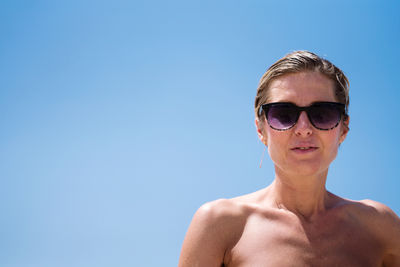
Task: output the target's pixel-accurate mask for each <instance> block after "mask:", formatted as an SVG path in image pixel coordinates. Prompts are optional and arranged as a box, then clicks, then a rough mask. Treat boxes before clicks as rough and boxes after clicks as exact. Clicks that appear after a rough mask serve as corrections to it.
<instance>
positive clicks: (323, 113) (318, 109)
mask: <svg viewBox="0 0 400 267" xmlns="http://www.w3.org/2000/svg"><path fill="white" fill-rule="evenodd" d="M261 109H262V110H263V111H264V114H265V117H266V118H267V121H268V124H269V126H270V127H271V128H272V129H274V130H278V131H285V130H289V129H290V128H292V127H293V126H294V125H295V124H296V123H297V121H298V119H299V117H300V113H301V112H302V111H305V112H306V113H307V117H308V119H309V121H310V122H311V124H312V125H313V126H314V127H315V128H317V129H318V130H323V131H328V130H332V129H333V128H335V127H336V126H338V125H339V122H340V120H341V119H342V115H343V117H344V118H345V119H346V118H347V115H346V112H345V105H344V104H342V103H336V102H315V103H313V104H312V105H310V106H308V107H299V106H296V105H295V104H293V103H287V102H276V103H269V104H264V105H262V106H261V108H260V115H261Z"/></svg>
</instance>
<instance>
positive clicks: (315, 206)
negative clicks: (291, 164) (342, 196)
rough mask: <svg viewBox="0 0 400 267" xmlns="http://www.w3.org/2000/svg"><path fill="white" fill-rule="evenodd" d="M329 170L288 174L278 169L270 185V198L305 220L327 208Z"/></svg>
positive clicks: (277, 204) (280, 206)
mask: <svg viewBox="0 0 400 267" xmlns="http://www.w3.org/2000/svg"><path fill="white" fill-rule="evenodd" d="M327 174H328V170H326V171H325V172H324V173H321V174H318V175H314V176H299V175H292V176H291V175H287V174H285V173H283V172H280V171H276V176H275V180H274V182H273V183H272V184H271V186H270V190H269V191H270V193H271V194H269V195H270V200H271V201H273V203H274V204H275V205H276V206H277V207H278V208H281V209H286V210H289V211H291V212H293V213H295V214H296V215H298V216H300V217H302V218H304V219H305V220H312V219H313V217H315V216H316V215H318V213H321V212H323V211H325V210H326V208H327V205H328V192H327V191H326V188H325V182H326V178H327Z"/></svg>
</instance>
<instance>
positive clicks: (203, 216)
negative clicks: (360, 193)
mask: <svg viewBox="0 0 400 267" xmlns="http://www.w3.org/2000/svg"><path fill="white" fill-rule="evenodd" d="M246 210H247V209H246V208H245V207H244V206H243V205H242V204H241V203H240V202H238V201H237V200H234V199H219V200H215V201H212V202H208V203H205V204H203V205H202V206H201V207H200V208H199V209H198V210H197V211H196V213H195V215H194V216H193V219H192V222H191V224H190V226H189V229H188V231H187V233H186V236H185V240H184V242H183V246H182V252H181V256H180V259H179V266H180V267H182V266H221V265H222V264H223V262H224V256H225V252H226V251H227V249H228V248H229V246H230V245H231V243H232V242H234V241H233V240H235V238H238V237H239V236H240V233H241V229H242V228H243V227H244V224H245V222H246V214H247V213H248V211H246Z"/></svg>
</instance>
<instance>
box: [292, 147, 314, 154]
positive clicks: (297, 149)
mask: <svg viewBox="0 0 400 267" xmlns="http://www.w3.org/2000/svg"><path fill="white" fill-rule="evenodd" d="M317 149H318V147H316V146H296V147H293V148H291V150H292V151H294V152H298V153H307V152H313V151H315V150H317Z"/></svg>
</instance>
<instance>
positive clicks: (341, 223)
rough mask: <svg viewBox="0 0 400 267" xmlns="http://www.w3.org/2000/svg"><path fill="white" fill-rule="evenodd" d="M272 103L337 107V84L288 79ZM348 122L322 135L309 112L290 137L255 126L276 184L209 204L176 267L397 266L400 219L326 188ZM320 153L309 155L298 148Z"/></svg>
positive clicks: (308, 76)
mask: <svg viewBox="0 0 400 267" xmlns="http://www.w3.org/2000/svg"><path fill="white" fill-rule="evenodd" d="M270 87H271V88H270V91H271V99H272V100H271V102H284V101H285V102H293V103H295V104H297V105H298V106H307V105H310V104H311V103H313V102H316V101H335V100H336V98H335V95H334V93H333V92H334V90H333V84H332V82H331V81H330V80H329V79H327V78H326V77H324V76H323V75H321V74H319V73H316V72H301V73H296V74H289V75H284V76H282V77H280V78H277V79H276V80H274V81H273V82H272V83H271V85H270ZM348 123H349V120H346V121H342V122H341V124H340V125H339V126H338V127H337V128H335V129H333V130H331V131H318V130H316V129H315V128H313V126H312V125H311V124H310V122H309V121H308V118H307V116H306V114H305V113H304V112H302V114H301V115H300V118H299V120H298V122H297V123H296V125H295V126H294V127H293V128H292V129H290V130H287V131H284V132H279V131H275V130H273V129H271V128H270V127H269V126H268V124H267V123H266V121H259V120H258V119H257V120H256V126H257V131H258V134H259V137H260V140H261V141H262V142H263V143H264V144H265V145H267V146H268V152H269V154H270V157H271V159H272V161H273V162H274V165H275V179H274V181H273V183H272V184H271V185H269V186H268V187H266V188H264V189H262V190H260V191H257V192H254V193H251V194H248V195H244V196H240V197H237V198H233V199H220V200H216V201H213V202H209V203H206V204H204V205H203V206H201V207H200V208H199V210H198V211H197V212H196V214H195V215H194V217H193V220H192V222H191V225H190V227H189V230H188V232H187V234H186V237H185V240H184V243H183V247H182V252H181V257H180V260H179V265H178V266H179V267H221V266H225V267H228V266H229V267H234V266H235V267H239V266H240V267H243V266H246V267H267V266H272V267H275V266H276V267H286V266H296V267H302V266H317V267H320V266H323V267H330V266H340V267H346V266H352V267H355V266H360V267H369V266H371V267H372V266H374V267H375V266H385V267H389V266H397V267H400V219H399V217H398V216H397V215H396V214H395V213H394V212H393V211H392V210H391V209H390V208H388V207H387V206H385V205H383V204H381V203H378V202H375V201H372V200H362V201H353V200H348V199H344V198H341V197H339V196H336V195H334V194H332V193H330V192H328V191H327V190H326V188H325V183H326V179H327V175H328V168H329V165H330V163H331V162H332V161H333V160H334V158H335V157H336V154H337V149H338V147H339V145H340V144H341V143H342V142H343V141H344V139H345V137H346V134H347V132H348V127H347V126H348ZM310 146H312V147H315V148H316V149H313V150H312V151H310V152H304V151H305V150H301V151H299V147H302V148H304V147H310Z"/></svg>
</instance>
